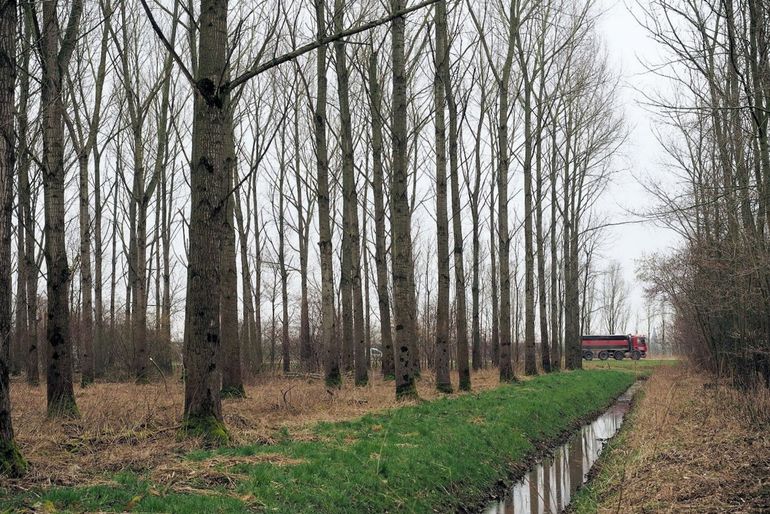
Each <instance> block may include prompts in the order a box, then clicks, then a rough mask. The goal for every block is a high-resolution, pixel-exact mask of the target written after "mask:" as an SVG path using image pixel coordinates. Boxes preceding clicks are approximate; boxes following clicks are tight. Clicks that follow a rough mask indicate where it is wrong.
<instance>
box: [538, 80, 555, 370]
mask: <svg viewBox="0 0 770 514" xmlns="http://www.w3.org/2000/svg"><path fill="white" fill-rule="evenodd" d="M543 82H544V78H543V77H541V92H540V93H541V94H540V95H539V100H538V108H537V128H536V130H535V137H537V141H536V142H535V186H536V189H535V211H536V212H535V238H536V239H535V244H536V246H537V287H538V293H537V299H538V302H539V305H538V314H539V320H540V352H541V362H542V365H543V371H544V372H546V373H550V372H551V352H550V345H549V342H548V317H547V313H548V311H547V307H546V303H547V300H548V293H547V291H546V288H545V241H544V238H543V137H542V132H543V130H542V129H543V122H542V118H543V116H544V112H543V108H542V102H543V94H542V83H543Z"/></svg>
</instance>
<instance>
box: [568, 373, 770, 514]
mask: <svg viewBox="0 0 770 514" xmlns="http://www.w3.org/2000/svg"><path fill="white" fill-rule="evenodd" d="M768 426H770V394H768V391H767V390H764V391H759V392H757V393H755V394H753V395H751V394H749V395H745V394H741V393H739V392H738V391H736V390H735V389H733V388H732V387H729V386H728V385H727V384H723V383H718V382H715V381H714V379H713V378H710V377H708V376H706V375H704V374H701V373H698V372H696V371H694V370H692V369H688V367H687V366H685V365H679V366H665V367H661V368H659V369H658V370H657V371H656V372H655V373H654V374H653V375H652V377H651V378H650V379H649V380H648V381H647V382H646V383H645V386H644V388H643V389H642V393H641V394H640V395H639V396H638V398H637V401H636V403H635V405H634V407H633V410H632V413H631V414H630V416H629V419H628V420H627V421H626V423H625V424H624V425H623V428H622V429H621V431H620V433H619V434H618V436H616V437H615V438H614V439H613V440H612V442H610V444H609V446H608V449H607V450H605V453H604V454H603V455H602V457H601V458H600V459H599V462H598V463H597V465H596V467H595V468H594V471H592V473H595V476H594V477H593V479H592V480H591V481H590V482H589V485H588V486H587V487H585V488H583V489H581V490H580V492H579V493H578V495H577V497H576V499H575V500H574V502H573V504H572V507H571V509H572V511H573V512H577V513H581V514H582V513H589V512H590V513H593V512H599V513H615V512H624V513H648V512H672V513H673V512H676V513H679V512H694V513H695V512H697V513H723V512H746V513H749V512H751V513H760V512H770V431H768V429H767V428H768Z"/></svg>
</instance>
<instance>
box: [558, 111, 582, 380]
mask: <svg viewBox="0 0 770 514" xmlns="http://www.w3.org/2000/svg"><path fill="white" fill-rule="evenodd" d="M565 120H566V124H565V130H566V134H565V137H566V148H565V151H564V181H563V182H564V183H563V185H562V186H563V189H564V193H563V198H564V200H563V201H564V205H563V206H562V209H563V222H564V236H563V237H564V251H563V254H564V255H563V256H562V260H563V262H564V357H565V362H564V365H565V367H566V368H567V369H581V368H582V367H583V359H582V352H581V345H580V334H579V326H580V319H579V316H580V306H579V297H580V292H579V291H578V283H579V281H580V277H578V276H577V270H578V266H577V260H578V252H577V238H578V234H577V226H576V224H575V218H574V216H575V209H574V204H575V198H574V196H573V195H574V184H573V180H571V176H570V173H571V172H570V159H571V158H572V157H571V156H572V142H573V141H572V138H573V135H572V109H571V108H570V109H569V110H568V113H567V114H566V115H565Z"/></svg>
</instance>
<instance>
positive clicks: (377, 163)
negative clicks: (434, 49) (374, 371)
mask: <svg viewBox="0 0 770 514" xmlns="http://www.w3.org/2000/svg"><path fill="white" fill-rule="evenodd" d="M368 74H369V103H370V109H371V123H372V195H373V196H374V232H375V236H374V237H375V247H374V263H375V267H376V269H377V304H378V307H379V311H380V337H381V340H382V376H383V377H384V378H385V379H386V380H388V379H395V378H396V370H395V361H394V353H393V337H392V333H391V322H390V297H389V295H388V254H387V250H386V246H385V216H386V215H385V201H384V198H385V194H384V192H383V183H384V180H383V169H382V93H381V89H380V80H379V74H378V72H377V52H376V51H372V53H371V54H370V55H369V67H368Z"/></svg>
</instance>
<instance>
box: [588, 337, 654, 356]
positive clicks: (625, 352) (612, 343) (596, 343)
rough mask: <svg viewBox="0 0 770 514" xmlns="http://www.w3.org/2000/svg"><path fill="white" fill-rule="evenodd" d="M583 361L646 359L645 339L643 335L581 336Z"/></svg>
mask: <svg viewBox="0 0 770 514" xmlns="http://www.w3.org/2000/svg"><path fill="white" fill-rule="evenodd" d="M580 340H581V343H582V348H583V359H585V360H587V361H590V360H593V359H594V358H599V359H601V360H603V361H606V360H607V359H609V358H610V357H612V358H614V359H615V360H623V359H624V358H626V357H630V358H631V359H634V360H639V359H643V358H645V357H647V338H646V337H645V336H643V335H632V334H627V335H626V334H619V335H593V336H581V338H580Z"/></svg>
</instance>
